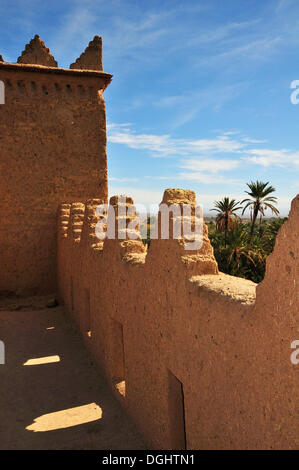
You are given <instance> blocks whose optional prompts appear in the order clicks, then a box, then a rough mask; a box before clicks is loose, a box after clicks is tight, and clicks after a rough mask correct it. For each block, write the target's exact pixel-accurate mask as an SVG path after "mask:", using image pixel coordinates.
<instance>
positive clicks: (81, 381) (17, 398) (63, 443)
mask: <svg viewBox="0 0 299 470" xmlns="http://www.w3.org/2000/svg"><path fill="white" fill-rule="evenodd" d="M42 303H45V300H44V299H43V300H42V299H41V301H40V305H42ZM3 308H5V307H4V306H3V305H2V307H1V306H0V340H2V341H3V342H4V343H5V352H6V363H5V365H0V384H1V393H0V449H142V448H144V445H143V443H142V440H141V438H140V437H139V435H138V433H137V431H136V430H135V428H134V426H133V425H132V424H131V423H130V422H129V420H128V418H127V417H126V416H125V414H124V412H123V410H122V409H121V407H120V405H119V404H118V403H117V401H116V399H115V398H114V397H113V396H112V395H111V392H110V391H109V389H108V387H107V386H106V383H105V380H104V378H103V377H102V376H101V373H100V372H99V370H98V369H97V368H96V366H95V365H94V364H93V363H92V359H91V358H90V356H89V354H88V353H87V351H86V350H85V347H84V345H83V344H82V341H81V338H80V337H79V336H78V335H77V333H76V332H75V331H74V328H73V327H72V325H71V324H70V323H69V321H68V320H67V318H66V317H65V316H64V313H63V309H62V307H56V308H42V309H41V308H40V307H39V306H38V302H37V299H34V300H33V304H32V299H31V303H30V299H29V300H28V299H27V301H25V303H23V305H22V302H21V303H20V302H18V305H17V304H15V305H10V306H8V309H9V310H8V309H6V310H3ZM12 309H17V310H12Z"/></svg>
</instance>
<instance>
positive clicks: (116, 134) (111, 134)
mask: <svg viewBox="0 0 299 470" xmlns="http://www.w3.org/2000/svg"><path fill="white" fill-rule="evenodd" d="M108 141H109V142H112V143H116V144H123V145H126V146H127V147H129V148H132V149H145V150H148V151H149V152H151V155H152V156H154V157H171V156H175V155H190V154H201V153H205V152H209V153H220V152H222V153H236V152H240V151H241V150H242V149H244V143H242V142H240V141H238V140H236V139H232V138H230V137H229V136H227V135H222V136H218V137H217V138H215V139H178V138H173V137H171V136H170V135H168V134H166V135H156V134H137V133H135V132H133V131H132V130H131V129H130V128H129V127H128V126H125V127H124V126H118V125H116V124H112V125H111V124H110V125H109V126H108Z"/></svg>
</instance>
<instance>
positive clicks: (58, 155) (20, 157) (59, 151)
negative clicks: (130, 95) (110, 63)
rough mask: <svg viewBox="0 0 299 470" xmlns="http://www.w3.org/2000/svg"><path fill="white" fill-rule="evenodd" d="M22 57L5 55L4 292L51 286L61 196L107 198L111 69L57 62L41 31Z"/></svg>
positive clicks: (1, 127) (1, 70) (0, 233)
mask: <svg viewBox="0 0 299 470" xmlns="http://www.w3.org/2000/svg"><path fill="white" fill-rule="evenodd" d="M97 53H98V52H97ZM18 62H19V63H18V64H8V63H4V62H0V80H1V81H3V82H4V85H5V104H3V105H1V106H0V195H1V202H0V220H1V224H0V259H1V261H0V292H1V291H2V292H3V291H4V292H6V293H8V292H16V293H21V294H26V293H35V292H38V293H50V292H54V291H55V289H56V235H55V233H56V223H55V220H56V212H57V207H58V205H59V203H61V201H63V200H65V199H67V200H69V201H74V200H76V201H80V200H82V201H84V200H86V199H87V198H89V197H95V196H96V195H97V196H99V197H101V198H103V199H106V198H107V160H106V119H105V103H104V99H103V97H102V92H103V90H104V89H105V88H106V86H107V85H108V84H109V82H110V81H111V75H109V74H106V73H104V72H102V71H86V70H74V69H72V70H70V69H59V68H57V63H56V61H55V60H54V59H53V57H52V56H51V55H50V54H49V50H48V49H47V48H45V46H44V44H43V42H42V41H40V39H39V38H38V36H36V37H35V38H34V40H32V41H31V42H30V44H29V45H27V46H26V49H25V51H24V52H23V54H22V56H21V57H19V59H18ZM38 64H42V65H38ZM95 67H96V66H95ZM79 68H82V67H80V64H79V65H78V69H79Z"/></svg>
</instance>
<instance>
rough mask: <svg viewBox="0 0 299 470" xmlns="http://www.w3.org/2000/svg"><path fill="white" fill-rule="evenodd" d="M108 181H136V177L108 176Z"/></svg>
mask: <svg viewBox="0 0 299 470" xmlns="http://www.w3.org/2000/svg"><path fill="white" fill-rule="evenodd" d="M109 180H110V181H118V182H119V183H131V182H136V181H138V178H126V177H125V178H116V177H114V176H110V177H109Z"/></svg>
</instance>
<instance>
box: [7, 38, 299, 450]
mask: <svg viewBox="0 0 299 470" xmlns="http://www.w3.org/2000/svg"><path fill="white" fill-rule="evenodd" d="M101 51H102V42H101V39H100V38H99V37H97V36H96V37H95V38H94V39H93V40H92V41H91V42H90V43H89V45H88V47H87V48H86V50H85V51H84V52H83V54H81V56H80V57H79V58H78V59H77V60H76V61H75V62H74V63H72V64H71V67H70V69H61V68H58V65H57V63H56V61H55V59H54V57H53V56H52V55H51V53H50V51H49V50H48V49H47V48H46V46H45V44H44V43H43V42H42V41H41V40H40V38H39V37H38V36H35V37H34V39H33V40H32V41H31V42H30V43H29V44H28V46H26V47H25V50H24V51H23V52H22V54H21V56H20V57H19V59H18V63H17V64H9V63H5V62H3V61H2V62H1V61H0V80H2V81H3V82H4V83H5V93H6V96H5V97H6V101H5V105H1V106H0V133H1V134H0V137H1V140H0V162H1V205H0V207H1V228H0V250H1V262H0V269H1V271H0V297H2V299H3V300H2V308H1V311H0V339H1V340H2V341H4V343H5V353H6V362H5V365H0V383H1V394H0V446H1V448H9V449H10V448H23V449H44V448H47V449H56V448H57V449H62V448H64V449H77V448H84V449H90V448H93V449H94V448H96V449H104V448H105V449H139V448H144V447H147V448H153V449H175V450H179V449H298V447H299V438H298V436H299V432H298V431H299V429H298V425H299V424H298V423H299V407H298V403H299V396H298V395H299V394H298V391H299V365H298V364H297V365H296V364H294V363H293V362H292V361H291V355H292V353H293V350H292V348H291V345H292V343H294V341H296V340H299V337H298V335H299V329H298V327H299V318H298V307H299V289H298V286H299V264H298V259H299V243H298V231H299V195H298V196H297V197H295V198H294V200H293V201H292V207H291V211H290V215H289V219H288V220H287V221H286V222H285V223H284V225H283V226H282V227H281V229H280V231H279V233H278V236H277V239H276V244H275V249H274V251H273V253H272V254H271V255H270V256H269V258H268V260H267V268H266V276H265V279H264V280H263V282H261V283H260V284H259V285H256V284H255V283H253V282H251V281H248V280H245V279H240V278H237V277H233V276H229V275H226V274H223V273H221V272H219V270H218V266H217V262H216V260H215V257H214V253H213V248H212V246H211V243H210V241H209V236H208V229H207V226H206V225H205V224H204V222H203V223H202V233H201V240H202V243H200V244H199V245H198V244H196V243H195V244H194V245H192V248H191V249H190V236H189V235H190V234H188V236H186V234H185V233H184V234H183V235H182V236H181V237H178V238H175V237H173V236H170V237H169V238H168V239H167V238H165V237H164V236H163V223H162V220H163V217H165V206H166V208H169V211H168V212H166V214H167V219H168V221H169V222H170V226H171V227H174V225H179V226H181V227H184V224H185V223H187V222H188V223H189V224H190V226H191V227H194V226H196V222H197V217H198V211H197V202H196V200H195V194H194V192H193V191H190V190H183V189H177V188H171V189H167V190H166V191H165V192H164V195H163V198H162V202H161V205H160V208H159V214H158V217H157V227H156V234H157V237H155V238H153V239H152V240H151V244H150V246H149V248H148V247H146V246H145V245H144V244H143V243H142V240H141V236H140V232H139V224H138V214H137V212H136V209H135V206H134V201H133V200H132V198H131V197H130V196H124V195H114V196H112V197H111V198H110V205H109V207H108V210H107V214H105V212H102V213H101V212H100V211H99V210H98V209H99V207H101V206H102V205H103V204H107V202H108V194H107V162H106V126H105V106H104V100H103V97H102V93H103V91H104V89H105V88H106V87H107V85H108V84H109V83H110V81H111V75H109V74H106V73H104V72H103V71H102V59H101V54H102V52H101ZM198 202H199V203H200V201H198ZM173 205H176V206H178V207H179V208H180V210H181V212H180V213H177V212H176V211H174V210H172V209H173V207H174V206H173ZM187 206H188V207H189V208H190V211H189V212H188V211H185V212H184V209H185V208H186V207H187ZM162 208H164V209H163V210H162ZM106 215H107V217H106ZM111 223H112V224H114V235H115V237H111V236H110V237H108V236H106V238H103V237H102V238H99V237H98V236H97V235H99V227H101V228H102V232H101V233H102V235H103V234H106V235H107V234H108V233H110V232H109V227H110V224H111ZM172 230H174V229H171V230H170V235H173V231H172ZM187 248H189V249H187ZM54 292H56V294H55V297H51V298H49V299H48V301H47V302H46V303H45V302H44V300H45V298H44V297H37V296H36V294H38V295H39V296H43V295H45V294H50V293H54ZM25 294H26V295H27V297H26V296H25ZM29 294H30V295H32V294H34V295H35V296H33V297H30V296H29ZM21 295H23V296H25V298H21V297H20V296H21ZM79 333H80V335H79ZM83 345H84V347H83ZM91 362H92V363H91ZM100 371H101V372H100ZM124 413H126V414H124ZM139 433H140V434H139ZM143 443H144V444H143Z"/></svg>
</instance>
